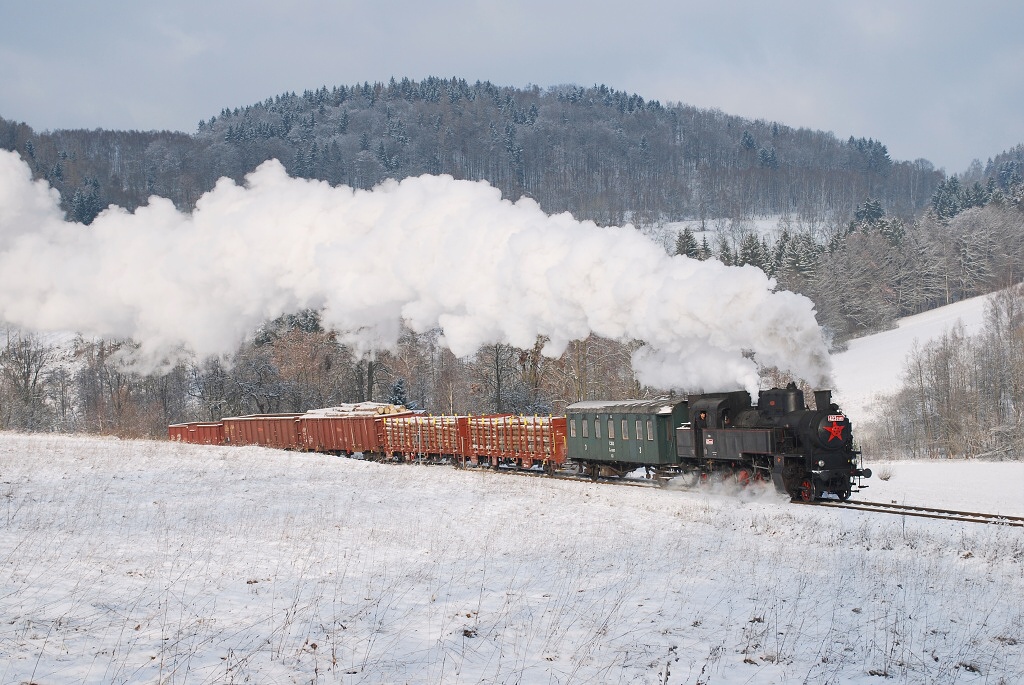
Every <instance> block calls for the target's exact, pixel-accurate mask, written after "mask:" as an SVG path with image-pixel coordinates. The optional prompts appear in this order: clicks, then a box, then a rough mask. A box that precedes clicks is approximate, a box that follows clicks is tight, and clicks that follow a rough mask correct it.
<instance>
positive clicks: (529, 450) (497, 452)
mask: <svg viewBox="0 0 1024 685" xmlns="http://www.w3.org/2000/svg"><path fill="white" fill-rule="evenodd" d="M468 426H469V442H468V445H467V449H466V454H465V457H466V459H467V460H468V462H469V463H472V464H487V465H490V466H491V467H494V468H497V467H499V466H514V467H516V468H524V469H529V468H533V467H534V466H541V467H543V468H544V470H545V471H553V470H555V469H557V468H560V467H561V466H562V465H563V464H564V463H565V454H566V450H565V437H566V431H565V426H566V423H565V417H564V416H558V417H550V416H474V417H470V418H469V421H468Z"/></svg>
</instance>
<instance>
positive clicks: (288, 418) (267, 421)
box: [221, 414, 303, 450]
mask: <svg viewBox="0 0 1024 685" xmlns="http://www.w3.org/2000/svg"><path fill="white" fill-rule="evenodd" d="M300 416H301V414H253V415H250V416H233V417H230V418H226V419H222V420H221V422H222V423H223V424H224V442H225V443H226V444H228V445H237V446H244V445H261V446H263V447H274V448H276V449H282V450H298V449H302V447H303V446H302V442H301V441H300V439H299V417H300Z"/></svg>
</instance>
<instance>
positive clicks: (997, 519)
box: [799, 500, 1024, 528]
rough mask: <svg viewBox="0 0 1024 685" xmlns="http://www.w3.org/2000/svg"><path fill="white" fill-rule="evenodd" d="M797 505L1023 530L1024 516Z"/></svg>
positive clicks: (873, 505)
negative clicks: (1012, 527) (985, 524)
mask: <svg viewBox="0 0 1024 685" xmlns="http://www.w3.org/2000/svg"><path fill="white" fill-rule="evenodd" d="M799 504H811V505H812V506H818V507H830V508H833V509H855V510H857V511H870V512H875V513H879V514H895V515H897V516H916V517H920V518H930V519H940V520H943V521H966V522H968V523H989V524H994V525H999V526H1014V527H1017V528H1024V516H1003V515H1001V514H983V513H980V512H973V511H955V510H952V509H938V508H936V507H916V506H911V505H908V504H894V503H885V502H864V501H855V500H847V501H846V502H839V501H831V500H823V501H818V502H806V503H805V502H799Z"/></svg>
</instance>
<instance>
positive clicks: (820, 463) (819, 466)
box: [818, 459, 825, 469]
mask: <svg viewBox="0 0 1024 685" xmlns="http://www.w3.org/2000/svg"><path fill="white" fill-rule="evenodd" d="M818 468H821V469H823V468H825V460H824V459H819V460H818Z"/></svg>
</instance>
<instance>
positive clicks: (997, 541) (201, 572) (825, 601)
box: [0, 434, 1024, 685]
mask: <svg viewBox="0 0 1024 685" xmlns="http://www.w3.org/2000/svg"><path fill="white" fill-rule="evenodd" d="M872 466H873V468H874V469H875V471H876V473H878V471H879V470H880V468H881V466H882V465H878V464H873V465H872ZM887 468H888V469H889V470H890V472H891V475H892V477H891V478H890V480H888V481H880V480H878V479H872V481H871V486H872V487H871V489H870V490H868V491H866V492H864V493H863V494H862V495H861V496H863V497H865V498H870V499H884V500H896V501H900V502H904V501H905V502H908V503H913V502H927V503H929V504H942V505H945V506H948V507H950V508H969V509H974V510H981V511H1000V512H1002V513H1006V514H1016V515H1024V486H1022V485H1021V484H1022V483H1024V464H1019V463H955V462H940V463H913V464H894V465H891V466H889V467H887ZM0 496H2V499H0V521H2V525H0V682H2V683H29V682H32V683H39V684H41V685H44V684H47V685H48V684H51V683H156V682H162V683H228V682H237V683H242V682H252V683H293V682H294V683H307V682H313V683H320V682H322V683H523V684H526V683H545V684H546V683H655V684H657V683H673V684H677V683H691V684H692V683H725V684H740V683H743V684H747V683H882V682H896V683H991V684H997V683H1005V684H1010V683H1019V682H1022V681H1024V602H1022V601H1021V597H1024V529H1020V528H1005V527H996V526H986V525H979V524H969V523H946V522H940V521H929V520H924V519H910V518H908V519H903V518H900V517H891V516H888V517H887V516H881V515H871V514H866V513H858V512H848V511H839V510H823V509H820V508H811V507H801V506H797V505H791V504H788V503H787V502H785V501H784V499H781V498H780V497H779V496H778V495H776V494H775V493H774V492H773V491H770V490H769V491H758V492H752V491H745V492H743V493H742V494H737V493H717V492H689V491H679V490H671V489H667V490H654V489H640V488H625V487H613V486H609V485H601V484H590V483H577V482H566V481H558V480H551V479H544V478H525V477H517V476H512V475H504V474H496V473H487V472H461V471H456V470H454V469H451V468H447V467H424V466H387V465H378V464H372V463H367V462H361V461H355V460H349V459H337V458H330V457H325V456H321V455H313V454H298V453H286V452H279V451H274V450H265V449H258V448H229V447H201V446H191V445H180V444H172V443H162V442H145V441H141V442H131V441H118V440H114V439H98V438H86V437H61V436H40V435H36V436H22V435H15V434H0Z"/></svg>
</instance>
